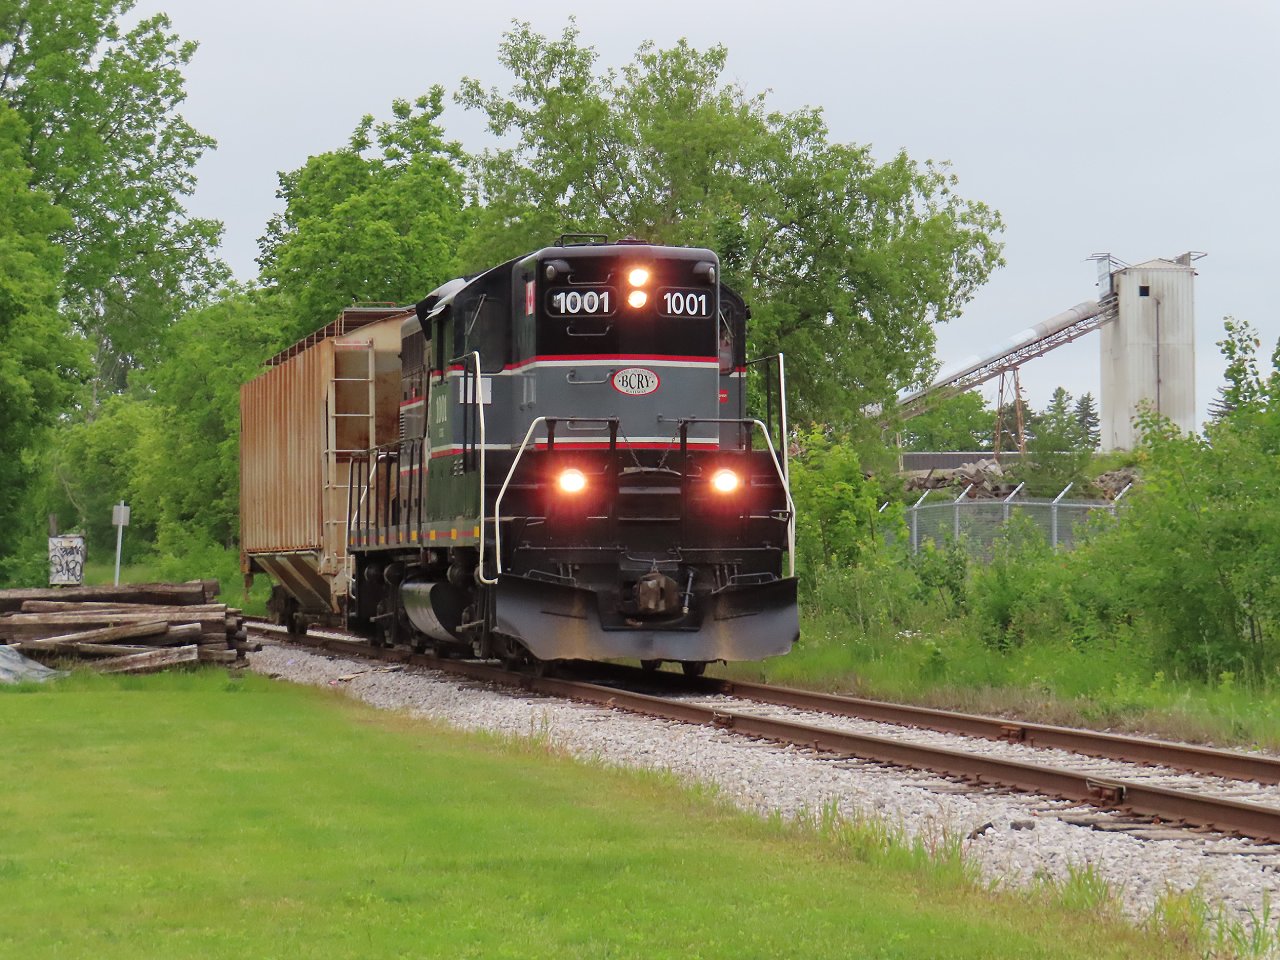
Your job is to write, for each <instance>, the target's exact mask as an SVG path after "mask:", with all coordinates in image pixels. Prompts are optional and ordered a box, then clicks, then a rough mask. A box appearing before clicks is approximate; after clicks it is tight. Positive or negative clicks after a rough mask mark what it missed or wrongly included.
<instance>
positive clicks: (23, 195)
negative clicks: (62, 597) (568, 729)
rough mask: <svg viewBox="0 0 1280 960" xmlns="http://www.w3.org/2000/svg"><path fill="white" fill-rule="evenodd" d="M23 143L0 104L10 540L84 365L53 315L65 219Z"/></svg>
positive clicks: (23, 135)
mask: <svg viewBox="0 0 1280 960" xmlns="http://www.w3.org/2000/svg"><path fill="white" fill-rule="evenodd" d="M28 139H29V131H28V130H27V128H26V125H25V124H24V123H23V122H22V119H21V117H19V116H18V114H17V113H16V112H14V111H13V110H12V109H10V108H9V107H8V106H7V105H6V104H5V103H4V102H3V101H0V424H3V427H2V428H0V529H4V530H6V531H9V532H10V534H12V532H13V531H14V530H15V529H21V528H22V527H24V526H26V524H25V523H24V522H23V520H22V518H21V517H20V516H19V513H20V504H21V501H22V494H23V491H24V489H25V487H26V485H27V483H28V482H29V480H30V478H31V475H32V472H33V463H32V460H31V456H30V452H31V450H32V448H33V447H34V446H35V445H36V441H37V440H39V439H40V438H41V437H42V436H43V434H44V431H45V429H46V428H47V427H48V426H49V425H50V424H51V423H52V422H53V420H54V417H55V416H56V414H57V411H58V410H60V409H62V408H63V407H64V406H65V405H66V404H67V402H68V401H69V398H70V396H71V392H72V389H73V385H74V382H75V380H76V378H77V376H78V374H77V368H78V366H79V365H80V364H82V363H83V362H84V359H85V358H84V355H83V352H82V350H81V346H82V345H81V344H80V343H79V342H78V341H76V340H74V339H72V338H71V337H70V331H69V330H68V329H67V324H66V323H65V321H64V320H63V319H62V318H61V317H60V316H59V314H58V310H57V304H58V294H59V291H60V282H61V274H62V257H61V254H60V252H59V250H58V248H57V247H56V246H55V245H54V244H53V243H52V242H51V241H50V239H49V238H50V237H51V236H52V235H53V234H55V233H56V232H58V231H59V230H61V229H62V228H63V227H64V226H65V225H66V216H65V215H64V214H63V213H62V212H61V211H59V210H58V209H57V208H55V207H54V206H53V204H52V202H51V201H50V199H49V197H48V196H47V194H45V193H44V192H43V191H40V190H36V189H32V186H31V179H32V174H31V170H30V168H28V167H27V166H26V165H25V163H24V162H23V159H22V151H23V147H24V145H25V144H26V142H27V140H28ZM39 523H40V526H41V527H43V523H44V521H43V518H41V520H40V521H39ZM11 545H12V536H11V535H10V536H9V537H6V538H5V539H4V540H2V541H0V555H3V554H5V553H7V552H8V547H10V546H11Z"/></svg>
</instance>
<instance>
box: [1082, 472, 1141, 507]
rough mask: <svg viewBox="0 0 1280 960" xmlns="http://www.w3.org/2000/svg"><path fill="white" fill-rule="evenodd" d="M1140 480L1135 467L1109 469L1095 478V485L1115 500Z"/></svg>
mask: <svg viewBox="0 0 1280 960" xmlns="http://www.w3.org/2000/svg"><path fill="white" fill-rule="evenodd" d="M1137 482H1138V471H1137V470H1135V469H1134V468H1133V467H1121V468H1120V469H1119V470H1108V471H1107V472H1106V473H1100V474H1098V475H1097V476H1096V477H1094V478H1093V485H1094V486H1095V487H1097V488H1098V491H1099V492H1100V493H1101V494H1102V495H1103V496H1104V497H1106V498H1107V499H1108V500H1114V499H1115V498H1116V497H1118V496H1120V494H1122V493H1124V491H1125V490H1126V489H1128V488H1129V487H1130V486H1132V485H1133V484H1135V483H1137Z"/></svg>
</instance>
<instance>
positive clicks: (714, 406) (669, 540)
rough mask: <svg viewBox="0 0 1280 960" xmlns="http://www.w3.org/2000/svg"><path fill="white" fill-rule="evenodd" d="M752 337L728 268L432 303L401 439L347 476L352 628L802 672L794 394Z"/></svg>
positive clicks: (619, 262) (554, 275)
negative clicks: (776, 662)
mask: <svg viewBox="0 0 1280 960" xmlns="http://www.w3.org/2000/svg"><path fill="white" fill-rule="evenodd" d="M748 317H749V311H748V309H747V307H746V305H745V304H744V303H743V301H742V298H741V297H739V296H738V295H737V294H736V293H734V291H733V290H731V289H730V288H729V287H728V286H726V285H725V284H724V283H722V282H721V279H720V264H719V260H718V258H717V256H716V255H715V253H713V252H712V251H710V250H705V249H697V248H686V247H666V246H658V245H652V244H648V243H642V242H635V241H630V240H624V241H619V242H616V243H607V242H604V238H600V237H562V238H561V239H560V241H559V243H557V244H556V245H555V246H551V247H546V248H544V249H542V250H538V251H537V252H535V253H531V254H529V255H528V256H524V257H520V258H518V259H516V260H512V261H510V262H507V263H504V264H502V265H501V266H497V267H494V268H493V269H491V270H488V271H485V272H484V273H481V274H478V275H476V276H473V277H470V278H466V279H458V280H453V281H450V282H449V283H446V284H444V285H443V286H441V287H440V288H439V289H437V290H435V291H433V292H432V293H431V294H430V295H429V296H427V297H426V298H425V299H423V300H422V301H421V302H420V303H418V304H417V305H416V309H415V311H414V313H413V315H411V316H409V317H408V319H406V320H405V321H404V322H403V325H402V327H401V351H400V366H401V378H402V383H401V406H400V431H399V438H398V440H397V441H396V442H394V443H391V444H386V445H384V446H382V447H378V448H375V449H373V450H370V451H368V453H367V454H366V455H364V456H356V457H354V458H352V461H351V477H350V483H349V492H348V496H349V511H348V543H347V549H348V551H349V553H350V555H351V556H352V557H353V558H354V561H355V563H354V570H353V573H352V580H351V587H350V590H351V596H350V597H349V600H348V620H349V625H350V626H351V627H352V628H353V629H356V630H358V631H361V632H366V633H369V634H370V635H371V636H373V637H374V638H375V641H376V642H379V643H387V644H408V645H411V646H414V647H418V648H425V647H428V646H430V647H434V648H435V649H436V650H438V651H440V652H445V653H464V654H467V655H477V656H483V657H499V658H503V659H506V660H514V661H519V660H528V661H555V660H564V659H593V660H599V659H613V658H630V659H639V660H641V661H643V662H644V663H646V664H647V665H656V664H658V663H661V662H663V661H668V662H679V663H681V664H683V665H684V667H685V669H686V671H688V672H693V673H697V672H700V671H701V670H702V668H703V666H704V665H705V664H706V663H708V662H710V661H716V660H726V661H727V660H758V659H761V658H764V657H769V656H774V655H777V654H781V653H785V652H786V651H788V650H789V649H790V648H791V646H792V644H793V643H794V642H795V640H796V638H797V636H798V632H799V619H798V612H797V605H796V580H795V577H794V569H793V559H792V558H793V556H794V550H793V546H794V545H793V537H794V518H795V514H794V507H793V504H792V501H791V496H790V493H789V491H788V486H787V461H786V409H785V383H784V379H783V370H782V361H781V357H769V358H765V359H763V360H760V361H753V362H752V363H751V364H749V363H748V361H747V358H746V355H745V348H746V324H747V320H748ZM749 372H752V373H753V375H756V376H757V378H758V381H759V382H760V384H761V388H760V389H759V390H757V391H756V393H757V395H758V396H759V397H760V405H761V406H763V407H765V411H764V415H763V416H762V417H759V418H755V417H751V416H748V414H747V377H748V373H749Z"/></svg>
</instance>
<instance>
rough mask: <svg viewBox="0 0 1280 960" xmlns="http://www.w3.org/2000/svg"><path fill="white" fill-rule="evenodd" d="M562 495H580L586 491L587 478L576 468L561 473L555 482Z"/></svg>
mask: <svg viewBox="0 0 1280 960" xmlns="http://www.w3.org/2000/svg"><path fill="white" fill-rule="evenodd" d="M556 483H557V485H558V486H559V487H560V491H561V492H562V493H581V492H582V491H583V490H585V489H587V476H586V474H584V473H583V472H582V471H581V470H579V469H578V468H577V467H570V468H569V469H568V470H565V471H562V472H561V474H560V477H559V478H558V479H557V480H556Z"/></svg>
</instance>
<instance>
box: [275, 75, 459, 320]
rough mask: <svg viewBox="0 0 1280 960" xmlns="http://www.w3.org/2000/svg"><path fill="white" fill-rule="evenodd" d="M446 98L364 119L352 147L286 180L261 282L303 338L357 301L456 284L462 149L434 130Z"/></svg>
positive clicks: (403, 104)
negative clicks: (381, 118) (379, 118)
mask: <svg viewBox="0 0 1280 960" xmlns="http://www.w3.org/2000/svg"><path fill="white" fill-rule="evenodd" d="M443 98H444V91H443V90H442V89H441V88H440V87H434V88H432V90H431V92H430V94H428V95H427V96H425V97H419V98H418V99H417V100H415V101H413V102H412V103H410V102H409V101H407V100H396V101H395V102H394V103H393V104H392V115H393V119H392V120H391V121H389V122H385V123H375V122H374V118H373V117H372V116H366V117H364V118H363V119H362V120H361V121H360V123H359V124H358V125H357V126H356V129H355V132H354V133H353V134H352V135H351V140H350V142H349V143H348V144H347V146H346V147H344V148H342V149H339V150H334V151H330V152H329V153H323V154H320V155H318V156H314V157H311V158H310V159H308V160H307V162H306V163H305V164H303V166H302V167H300V168H299V169H297V170H294V171H293V172H292V173H282V174H280V189H279V190H278V191H277V193H276V195H277V196H278V197H280V199H282V200H284V202H285V209H284V212H283V213H280V214H277V215H276V216H274V217H272V219H271V222H270V223H269V224H268V225H267V233H266V236H264V237H263V238H262V239H261V240H260V241H259V246H260V248H261V255H260V256H259V258H258V263H259V264H260V265H261V267H262V278H263V280H265V281H267V282H268V283H269V284H270V285H271V289H272V290H273V291H274V292H275V293H276V294H277V295H278V297H279V300H280V303H281V306H282V308H283V309H284V310H285V311H287V313H288V314H289V316H290V317H291V318H292V327H291V330H292V332H293V333H296V334H297V335H299V336H301V335H303V334H305V333H308V332H310V331H311V330H314V329H315V328H316V327H318V326H320V325H321V324H324V323H327V322H328V321H329V320H330V319H332V316H333V315H334V314H335V313H336V312H337V311H338V310H340V309H341V308H342V307H343V306H346V305H349V304H350V303H352V302H353V301H357V300H364V301H392V302H396V303H405V302H408V301H412V300H416V299H418V298H420V297H423V296H425V295H426V294H427V293H428V292H429V291H430V290H431V289H432V288H434V287H436V286H438V285H439V284H440V283H442V282H444V281H445V280H447V279H449V278H450V276H452V275H455V263H454V261H455V254H456V250H457V247H458V243H459V242H460V240H461V238H462V232H463V226H464V213H463V191H462V179H463V178H462V173H461V170H460V167H461V157H462V154H461V150H460V148H459V147H458V146H457V144H454V143H447V142H446V141H445V140H444V135H443V132H442V130H441V128H440V126H439V125H438V123H437V120H438V119H439V117H440V113H441V110H442V109H443Z"/></svg>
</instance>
